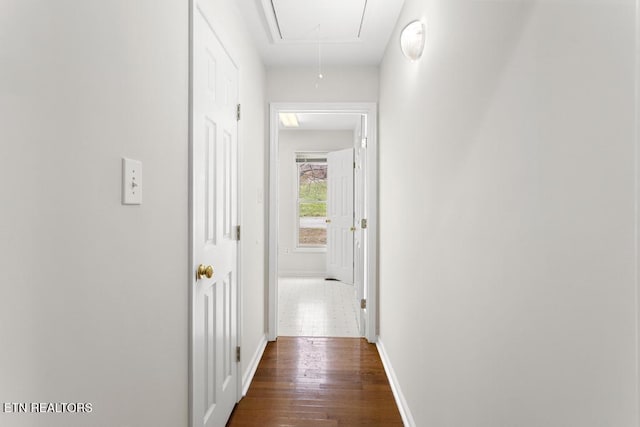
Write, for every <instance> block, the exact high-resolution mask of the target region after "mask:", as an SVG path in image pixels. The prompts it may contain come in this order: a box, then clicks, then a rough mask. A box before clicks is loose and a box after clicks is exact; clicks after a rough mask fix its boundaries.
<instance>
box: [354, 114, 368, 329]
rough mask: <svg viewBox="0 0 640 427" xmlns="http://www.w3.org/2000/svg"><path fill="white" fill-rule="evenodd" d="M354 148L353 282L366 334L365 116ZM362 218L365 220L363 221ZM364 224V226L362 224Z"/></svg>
mask: <svg viewBox="0 0 640 427" xmlns="http://www.w3.org/2000/svg"><path fill="white" fill-rule="evenodd" d="M355 135H356V138H355V149H354V162H355V169H354V172H353V174H354V193H355V195H354V213H355V215H354V217H355V224H354V225H355V228H356V231H355V232H354V234H353V237H354V239H353V240H354V241H353V258H354V263H353V267H354V269H353V284H354V286H355V290H356V303H357V307H360V308H359V310H360V315H359V316H358V319H359V326H360V334H361V335H362V336H363V337H366V336H367V308H366V304H365V305H362V304H361V301H363V300H364V301H366V300H367V287H366V283H367V280H366V279H367V278H366V276H365V273H366V269H365V259H366V250H367V241H366V238H367V228H366V218H367V200H366V170H367V169H366V168H367V152H366V146H367V118H366V116H365V115H364V114H363V115H361V116H360V123H359V124H358V127H357V128H356V130H355ZM363 220H364V221H365V222H363ZM363 225H364V226H363Z"/></svg>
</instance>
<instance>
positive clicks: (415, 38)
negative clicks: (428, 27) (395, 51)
mask: <svg viewBox="0 0 640 427" xmlns="http://www.w3.org/2000/svg"><path fill="white" fill-rule="evenodd" d="M424 41H425V28H424V24H423V23H422V21H413V22H410V23H409V24H408V25H407V26H406V27H404V29H403V30H402V33H401V34H400V48H401V49H402V53H403V54H404V56H406V57H407V58H409V59H410V60H411V61H417V60H418V59H420V57H421V56H422V51H423V50H424Z"/></svg>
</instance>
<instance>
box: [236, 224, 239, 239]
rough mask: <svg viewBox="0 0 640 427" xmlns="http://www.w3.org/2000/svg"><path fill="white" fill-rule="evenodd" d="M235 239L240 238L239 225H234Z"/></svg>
mask: <svg viewBox="0 0 640 427" xmlns="http://www.w3.org/2000/svg"><path fill="white" fill-rule="evenodd" d="M236 240H238V241H239V240H240V226H239V225H236Z"/></svg>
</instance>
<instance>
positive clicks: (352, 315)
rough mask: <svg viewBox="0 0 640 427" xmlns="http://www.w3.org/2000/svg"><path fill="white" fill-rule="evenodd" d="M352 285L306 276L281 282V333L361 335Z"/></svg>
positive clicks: (297, 334) (302, 335)
mask: <svg viewBox="0 0 640 427" xmlns="http://www.w3.org/2000/svg"><path fill="white" fill-rule="evenodd" d="M358 311H359V309H358V308H357V305H356V297H355V289H354V288H353V286H352V285H347V284H345V283H342V282H338V281H333V280H324V279H320V278H307V277H304V278H302V277H286V278H285V277H281V278H280V279H279V281H278V335H280V336H289V337H296V336H297V337H359V336H360V333H359V331H358V318H357V316H358Z"/></svg>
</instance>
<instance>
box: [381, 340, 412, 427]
mask: <svg viewBox="0 0 640 427" xmlns="http://www.w3.org/2000/svg"><path fill="white" fill-rule="evenodd" d="M376 346H377V347H378V353H379V354H380V359H382V366H384V371H385V372H386V373H387V378H388V379H389V384H391V391H392V392H393V397H394V398H395V399H396V405H398V410H399V411H400V416H401V417H402V422H403V423H404V425H405V427H415V425H416V422H415V421H414V420H413V415H411V410H410V409H409V405H408V404H407V401H406V400H405V398H404V394H402V390H401V389H400V384H399V383H398V378H396V373H395V372H394V370H393V367H392V366H391V361H390V360H389V356H388V355H387V351H386V350H385V349H384V344H383V343H382V339H380V337H378V341H377V342H376Z"/></svg>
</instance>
